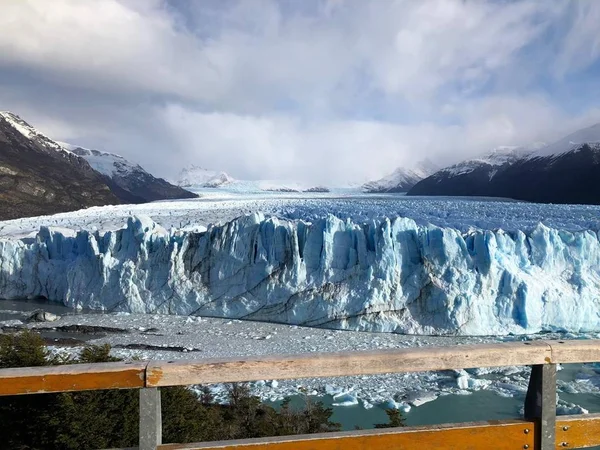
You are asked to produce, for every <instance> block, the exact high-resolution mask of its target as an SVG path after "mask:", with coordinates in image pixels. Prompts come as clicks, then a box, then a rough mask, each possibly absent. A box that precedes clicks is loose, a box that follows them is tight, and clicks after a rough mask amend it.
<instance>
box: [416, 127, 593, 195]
mask: <svg viewBox="0 0 600 450" xmlns="http://www.w3.org/2000/svg"><path fill="white" fill-rule="evenodd" d="M504 149H508V148H504ZM598 179H600V124H598V125H594V126H592V127H588V128H585V129H583V130H579V131H577V132H575V133H573V134H570V135H568V136H566V137H565V138H563V139H561V140H559V141H557V142H555V143H553V144H550V145H547V146H543V147H541V148H537V149H536V148H528V149H522V148H513V149H510V150H506V151H501V152H500V154H496V155H495V157H490V155H488V157H486V158H482V159H479V160H470V161H465V162H463V163H460V164H456V165H455V166H452V167H449V168H447V169H443V170H441V171H438V172H436V173H435V174H433V175H432V176H430V177H428V178H426V179H424V180H422V181H420V182H419V183H417V184H416V185H415V186H414V187H413V188H412V189H411V190H410V191H409V193H408V194H409V195H452V196H460V195H464V196H486V197H507V198H513V199H517V200H525V201H531V202H539V203H579V204H581V203H583V204H600V184H598V182H597V180H598Z"/></svg>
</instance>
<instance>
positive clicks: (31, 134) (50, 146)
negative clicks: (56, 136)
mask: <svg viewBox="0 0 600 450" xmlns="http://www.w3.org/2000/svg"><path fill="white" fill-rule="evenodd" d="M0 117H2V118H3V119H4V120H6V121H7V122H8V123H9V124H10V126H12V127H13V128H14V129H15V130H17V131H18V132H19V133H21V134H22V135H23V136H24V137H26V138H27V139H29V140H31V141H32V142H34V143H35V144H37V145H39V146H41V147H42V148H44V149H46V150H54V151H58V152H65V153H71V152H70V151H69V150H68V149H67V148H65V147H63V146H62V145H61V144H59V143H58V142H57V141H53V140H52V139H50V138H49V137H48V136H46V135H45V134H43V133H41V132H40V131H38V130H37V129H36V128H34V127H32V126H31V125H29V124H28V123H27V122H25V121H24V120H23V119H21V118H20V117H19V116H17V115H16V114H14V113H11V112H9V111H0Z"/></svg>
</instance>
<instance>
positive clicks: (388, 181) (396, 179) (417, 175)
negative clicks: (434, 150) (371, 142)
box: [362, 159, 438, 193]
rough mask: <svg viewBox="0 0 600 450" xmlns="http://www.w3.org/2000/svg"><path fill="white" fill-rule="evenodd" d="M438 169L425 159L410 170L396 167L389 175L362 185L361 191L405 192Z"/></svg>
mask: <svg viewBox="0 0 600 450" xmlns="http://www.w3.org/2000/svg"><path fill="white" fill-rule="evenodd" d="M437 169H438V167H437V166H436V165H435V164H434V163H433V162H431V161H430V160H428V159H426V160H424V161H421V162H420V163H418V164H417V166H416V167H414V168H412V169H407V168H404V167H398V168H397V169H396V170H395V171H394V172H392V173H391V174H389V175H387V176H385V177H383V178H381V179H379V180H376V181H370V182H368V183H365V184H363V185H362V190H363V191H364V192H368V193H384V192H407V191H409V190H410V189H411V188H412V187H413V186H414V185H415V184H417V183H418V182H419V181H421V180H422V179H423V178H426V177H427V176H429V175H431V174H432V173H434V172H435V171H436V170H437Z"/></svg>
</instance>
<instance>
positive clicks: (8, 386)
mask: <svg viewBox="0 0 600 450" xmlns="http://www.w3.org/2000/svg"><path fill="white" fill-rule="evenodd" d="M146 366H147V363H145V362H116V363H98V364H73V365H64V366H51V367H25V368H18V369H1V370H0V396H3V395H21V394H43V393H50V392H71V391H88V390H95V389H132V388H143V387H145V383H146Z"/></svg>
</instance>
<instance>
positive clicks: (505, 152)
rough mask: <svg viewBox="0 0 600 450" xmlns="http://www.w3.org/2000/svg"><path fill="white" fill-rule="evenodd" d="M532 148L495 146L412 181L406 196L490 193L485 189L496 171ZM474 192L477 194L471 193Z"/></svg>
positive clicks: (513, 161)
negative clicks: (412, 185) (492, 148)
mask: <svg viewBox="0 0 600 450" xmlns="http://www.w3.org/2000/svg"><path fill="white" fill-rule="evenodd" d="M534 151H535V150H534V149H532V148H525V147H507V146H504V147H497V148H495V149H494V150H492V151H491V152H490V153H488V154H486V155H483V156H481V157H480V158H475V159H468V160H466V161H463V162H460V163H458V164H454V165H453V166H450V167H447V168H445V169H442V170H439V171H437V172H435V173H433V174H432V175H430V176H429V177H426V178H425V179H423V180H422V181H419V182H418V183H415V186H414V187H413V188H412V189H411V190H410V191H409V195H452V196H465V195H466V196H468V195H481V196H493V195H492V193H491V192H490V191H489V189H488V188H489V187H490V181H491V180H492V179H493V178H494V177H495V176H496V175H497V174H498V172H499V171H501V170H502V169H503V168H506V167H508V166H509V165H511V164H514V163H515V162H517V161H519V160H521V159H523V158H526V157H527V156H529V155H530V154H532V153H533V152H534ZM474 191H477V192H480V193H479V194H472V192H474Z"/></svg>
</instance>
